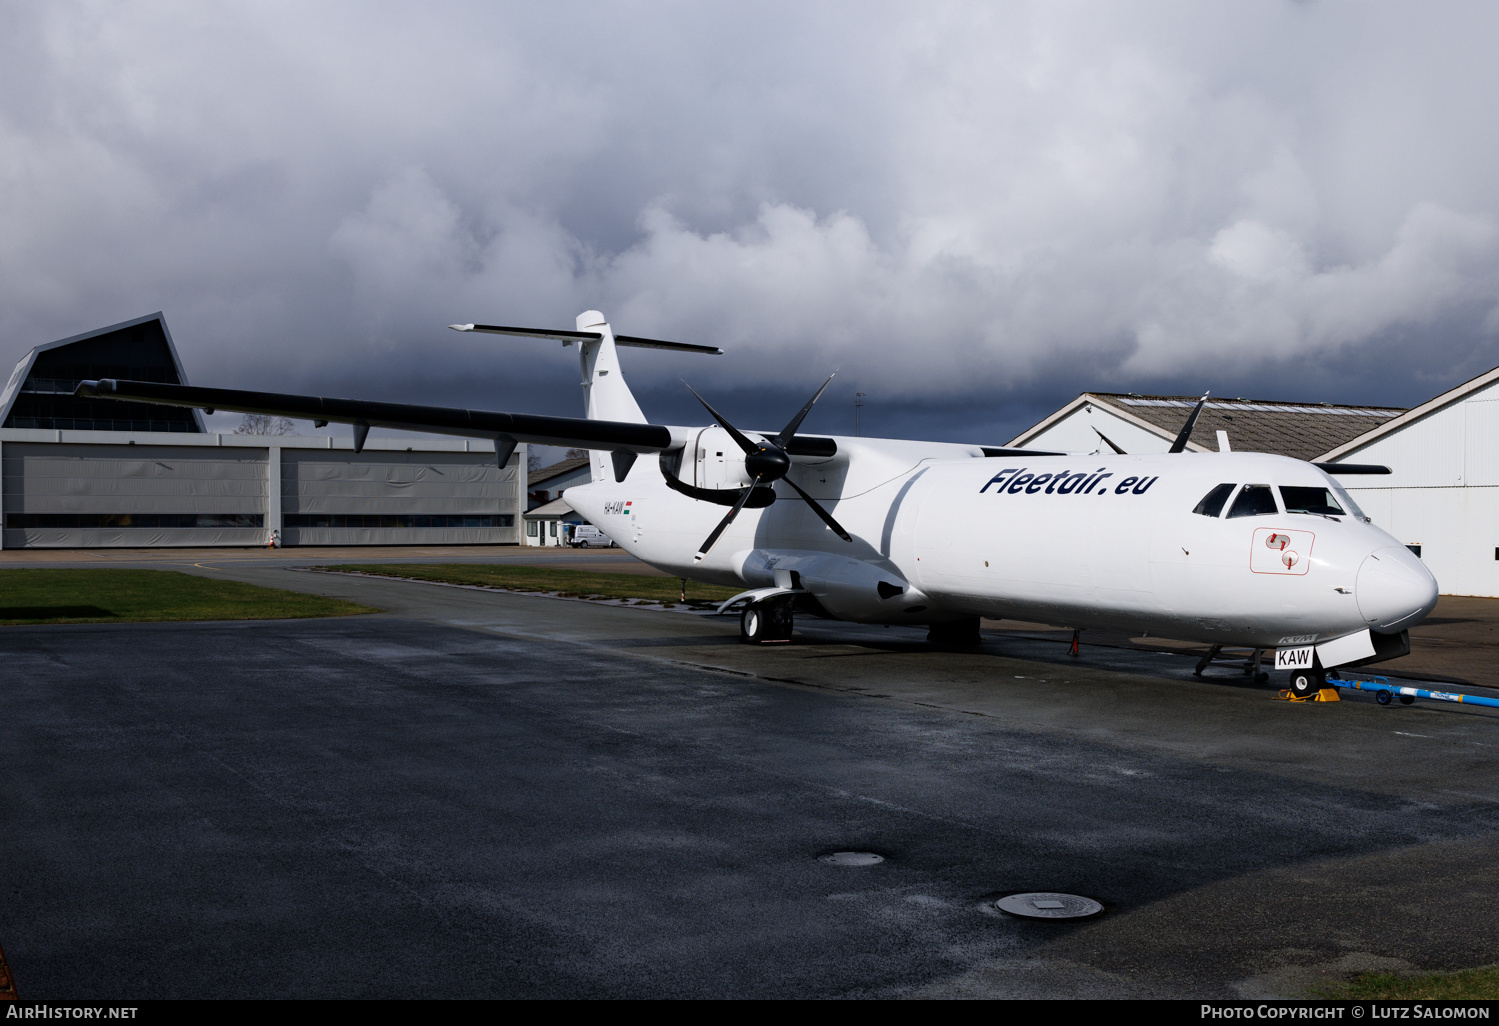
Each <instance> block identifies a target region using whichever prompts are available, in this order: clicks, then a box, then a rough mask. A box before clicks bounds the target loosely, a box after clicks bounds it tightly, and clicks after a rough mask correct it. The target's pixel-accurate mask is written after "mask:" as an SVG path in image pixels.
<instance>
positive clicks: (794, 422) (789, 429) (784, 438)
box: [775, 371, 838, 449]
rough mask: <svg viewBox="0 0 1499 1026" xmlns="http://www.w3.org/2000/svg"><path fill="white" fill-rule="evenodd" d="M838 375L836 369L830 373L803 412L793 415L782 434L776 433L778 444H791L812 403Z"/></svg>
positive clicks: (783, 445) (783, 446)
mask: <svg viewBox="0 0 1499 1026" xmlns="http://www.w3.org/2000/svg"><path fill="white" fill-rule="evenodd" d="M837 376H838V372H837V371H834V372H833V373H831V374H829V375H828V380H826V381H824V382H823V383H822V387H821V388H819V389H818V390H817V394H816V395H814V396H813V397H812V398H811V399H809V400H808V401H807V405H806V406H803V407H802V412H800V413H798V414H797V415H796V416H795V417H792V418H791V422H790V423H789V424H787V425H786V426H785V427H783V428H782V429H781V433H780V434H778V435H776V437H775V443H776V445H779V446H780V447H781V448H783V449H784V448H786V446H787V445H790V444H791V439H793V438H795V437H796V429H797V428H799V427H801V426H802V421H803V420H805V419H806V418H807V414H809V413H811V412H812V404H813V403H815V402H817V400H819V399H821V398H822V393H824V392H826V391H827V390H828V386H829V385H831V384H832V383H833V379H834V378H836V377H837Z"/></svg>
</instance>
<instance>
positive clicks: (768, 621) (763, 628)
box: [739, 602, 791, 645]
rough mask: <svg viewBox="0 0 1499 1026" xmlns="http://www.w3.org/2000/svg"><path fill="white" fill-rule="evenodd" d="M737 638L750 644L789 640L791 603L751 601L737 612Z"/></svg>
mask: <svg viewBox="0 0 1499 1026" xmlns="http://www.w3.org/2000/svg"><path fill="white" fill-rule="evenodd" d="M739 638H740V640H741V641H743V642H745V643H746V644H750V645H764V644H766V643H768V642H773V641H790V640H791V603H789V602H751V603H750V604H749V605H747V606H745V607H744V612H742V613H740V614H739Z"/></svg>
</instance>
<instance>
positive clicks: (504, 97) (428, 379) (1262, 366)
mask: <svg viewBox="0 0 1499 1026" xmlns="http://www.w3.org/2000/svg"><path fill="white" fill-rule="evenodd" d="M1496 30H1499V8H1495V7H1494V6H1493V5H1491V4H1471V5H1464V4H1423V5H1411V4H1403V5H1402V4H1388V5H1382V4H1362V3H1361V4H1353V3H1345V4H1332V3H1304V4H1292V3H1286V4H1271V3H1266V4H1250V3H1243V4H1229V3H1214V4H1204V3H1181V4H1172V3H1163V2H1159V0H1157V2H1150V3H1143V4H1129V3H1121V2H1107V3H1097V4H1068V3H1058V2H1046V3H1035V4H1008V5H994V4H973V5H966V4H954V5H940V4H920V5H917V4H906V5H877V4H869V3H857V4H831V3H829V4H815V5H809V4H785V5H776V4H756V5H746V4H734V5H730V4H722V5H715V4H707V3H657V4H634V3H630V4H625V3H619V4H607V5H605V4H566V5H564V4H548V5H537V4H496V3H482V4H471V5H469V4H423V5H377V4H369V3H360V4H348V5H337V4H317V5H307V4H281V5H278V4H270V3H263V4H254V5H224V6H211V5H207V4H181V5H178V4H152V3H136V4H131V5H113V4H93V3H62V2H50V3H46V4H24V3H22V4H8V5H6V6H5V7H3V8H0V339H3V342H4V346H5V352H4V353H0V357H9V358H10V359H14V358H18V357H19V356H20V355H21V353H22V352H24V350H25V349H27V348H29V347H30V346H32V345H34V344H36V343H38V342H42V341H48V340H50V339H53V338H57V337H61V336H65V335H68V334H73V333H76V332H79V331H84V330H88V329H90V328H93V327H97V326H100V325H103V324H106V323H110V322H112V321H116V320H121V319H124V318H127V317H131V316H136V315H139V314H141V313H145V312H149V311H151V310H156V309H162V310H164V311H165V312H166V315H167V320H168V323H169V325H170V326H171V328H172V331H173V334H174V336H175V337H176V339H177V342H178V346H179V349H180V350H181V351H182V355H183V358H184V360H185V362H186V363H187V365H188V369H189V372H190V374H191V376H192V378H193V380H194V381H196V382H199V383H203V384H216V385H226V386H242V387H257V388H276V389H286V390H316V391H319V392H323V393H325V394H329V393H332V394H345V395H362V396H368V397H371V398H385V399H407V400H411V401H424V402H439V403H450V404H463V405H480V406H487V407H489V408H497V409H516V410H530V411H534V412H554V413H571V412H573V411H575V410H576V409H577V408H578V404H579V398H578V396H577V393H576V378H575V376H574V374H575V372H574V370H573V366H574V365H573V364H572V363H571V361H570V359H569V357H568V355H567V354H566V353H564V352H562V351H560V350H558V349H557V348H556V346H555V344H552V343H542V342H535V343H530V342H525V341H520V340H498V341H497V340H495V339H492V338H489V339H474V338H473V337H465V336H459V335H457V334H456V333H453V332H449V331H447V330H446V328H445V326H446V325H447V324H449V323H453V322H459V321H481V322H491V323H507V324H530V325H535V326H553V327H570V326H571V325H572V321H573V317H574V315H576V314H577V313H578V312H579V311H581V310H583V309H586V308H597V309H600V310H603V311H604V312H605V313H606V314H607V315H608V316H609V318H610V320H611V321H612V322H613V323H614V324H615V326H616V329H617V330H619V331H622V332H626V333H630V334H639V335H647V336H656V337H662V338H671V339H678V340H681V341H688V342H706V343H712V344H716V345H720V346H722V347H723V348H724V349H725V350H727V351H728V355H726V356H724V357H721V358H716V359H697V358H692V357H678V356H667V355H663V354H656V353H639V352H632V353H630V354H629V357H628V363H627V366H626V371H627V373H628V374H629V375H630V378H631V381H632V384H634V385H635V386H636V388H637V391H639V392H640V393H641V397H642V402H643V405H645V406H646V409H647V411H648V412H649V413H651V414H653V415H655V416H657V417H659V418H662V419H671V418H672V417H673V416H676V417H678V418H690V419H692V420H694V421H696V420H698V419H700V417H699V416H697V415H694V414H693V413H692V411H691V409H690V408H689V405H688V404H689V403H690V401H691V400H690V396H686V393H685V390H683V389H682V388H681V385H680V383H678V381H677V378H678V377H679V376H684V375H685V376H688V377H690V378H691V380H692V381H693V383H694V385H695V386H699V387H701V388H707V389H711V390H713V391H714V392H715V394H718V395H720V396H725V397H726V398H725V405H726V406H727V407H728V408H729V410H730V412H731V415H733V414H734V412H736V411H744V415H745V416H746V417H747V418H749V419H754V418H762V419H765V420H766V422H767V423H769V422H771V421H777V422H778V420H779V419H783V418H782V417H781V413H782V408H783V407H786V410H785V412H786V413H787V414H789V412H790V411H791V410H794V409H795V407H796V406H798V405H800V402H801V401H802V400H803V398H804V396H805V395H806V394H810V392H811V391H812V390H813V389H814V388H815V387H816V385H817V383H818V382H819V381H820V380H821V378H822V377H823V376H825V375H826V373H827V372H828V371H830V370H831V369H832V368H833V367H841V369H842V370H841V375H840V383H839V385H838V386H837V388H836V389H835V390H834V391H833V392H830V393H829V398H828V400H826V402H828V403H830V404H832V408H830V410H829V411H826V412H824V411H819V417H820V418H821V420H822V422H823V427H822V429H824V430H839V429H842V430H847V429H848V427H849V425H848V424H847V423H844V422H843V420H840V419H838V418H844V419H847V408H848V400H849V399H851V394H852V391H853V389H855V388H858V389H860V390H862V391H865V392H867V393H869V403H870V405H869V406H867V407H866V410H867V411H869V412H868V414H867V416H868V417H869V423H870V426H871V427H873V428H874V429H875V430H876V431H877V432H878V433H902V432H903V431H909V432H911V433H925V434H926V435H927V436H929V437H969V436H973V435H975V433H980V434H982V435H984V438H983V440H985V441H989V440H995V439H996V438H997V437H998V435H999V434H1001V433H1004V432H1007V431H1009V430H1011V429H1012V428H1018V427H1020V426H1023V424H1024V423H1027V422H1029V420H1031V419H1034V417H1035V416H1039V415H1041V414H1042V413H1044V412H1046V411H1047V410H1048V409H1050V408H1052V407H1054V406H1055V405H1056V404H1057V403H1059V402H1060V401H1062V400H1064V399H1066V398H1067V397H1070V396H1071V395H1074V394H1076V393H1077V392H1079V391H1081V390H1083V389H1110V390H1123V391H1157V390H1169V391H1177V390H1189V391H1200V390H1201V389H1202V388H1206V387H1212V388H1213V389H1214V390H1215V391H1216V392H1218V393H1220V394H1230V395H1254V396H1257V397H1264V398H1286V399H1303V400H1319V401H1320V400H1329V401H1353V402H1362V401H1370V402H1388V403H1400V404H1407V403H1414V402H1418V401H1420V400H1422V399H1425V398H1427V397H1429V396H1430V395H1431V394H1434V393H1435V392H1436V391H1439V390H1440V389H1442V388H1445V387H1448V386H1450V385H1451V384H1454V383H1456V382H1457V381H1460V380H1462V379H1463V378H1465V377H1467V376H1470V375H1471V374H1473V373H1476V372H1478V371H1480V370H1483V369H1486V368H1487V367H1489V366H1491V365H1493V364H1495V363H1499V288H1496V286H1499V128H1496V127H1495V122H1494V117H1493V110H1494V108H1495V101H1496V99H1499V62H1495V61H1494V60H1493V59H1492V56H1491V53H1490V52H1489V51H1490V49H1491V42H1492V40H1493V39H1494V38H1496V36H1499V32H1496ZM839 389H841V390H842V391H841V392H839V391H838V390H839ZM684 397H685V399H684ZM762 411H763V412H762ZM809 424H810V422H809ZM772 426H774V425H772Z"/></svg>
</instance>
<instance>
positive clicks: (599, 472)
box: [578, 310, 646, 481]
mask: <svg viewBox="0 0 1499 1026" xmlns="http://www.w3.org/2000/svg"><path fill="white" fill-rule="evenodd" d="M578 330H579V331H596V332H598V333H599V334H601V335H603V336H604V337H603V338H601V339H598V340H597V341H595V340H593V339H585V340H583V341H582V342H580V343H579V344H580V346H581V347H582V352H581V353H579V354H578V362H579V364H580V366H581V369H582V375H583V381H582V384H583V409H584V413H585V415H586V416H587V417H588V419H589V420H618V421H623V422H625V423H628V424H644V423H646V419H645V414H644V413H642V412H641V411H640V404H639V403H637V402H636V401H635V396H634V395H633V394H632V393H631V392H630V386H629V385H627V384H625V378H624V375H623V374H621V373H620V370H619V352H618V350H617V349H615V347H614V331H613V329H611V328H610V327H609V323H608V322H607V321H605V320H604V315H603V314H601V313H599V312H598V311H597V310H585V311H584V312H583V313H580V314H579V315H578ZM589 457H590V463H591V466H592V470H593V479H594V480H595V481H606V480H612V479H613V477H614V466H613V464H612V463H611V462H610V458H609V453H608V452H606V451H604V450H602V449H594V450H591V451H590V452H589Z"/></svg>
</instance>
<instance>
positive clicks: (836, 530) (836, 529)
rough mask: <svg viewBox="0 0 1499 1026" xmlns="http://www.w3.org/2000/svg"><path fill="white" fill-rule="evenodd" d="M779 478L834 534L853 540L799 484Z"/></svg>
mask: <svg viewBox="0 0 1499 1026" xmlns="http://www.w3.org/2000/svg"><path fill="white" fill-rule="evenodd" d="M824 387H826V386H824ZM781 480H782V481H785V482H786V483H787V484H789V485H790V486H791V487H792V488H795V489H796V494H797V495H800V496H801V497H802V498H803V499H805V500H806V502H807V505H808V506H811V507H812V512H813V513H816V514H817V515H818V516H819V517H821V518H822V522H823V523H824V524H827V525H828V526H829V527H831V528H832V529H833V533H835V534H836V535H838V537H840V538H842V539H843V540H844V541H846V542H851V541H853V539H852V538H850V537H849V536H848V532H847V531H845V530H844V529H843V525H842V524H840V523H838V521H836V520H834V519H833V514H831V513H829V512H828V511H827V510H825V509H823V508H822V504H821V503H819V502H818V501H817V500H816V499H814V498H812V496H810V495H808V494H807V493H806V492H804V491H802V488H801V485H799V484H797V483H796V482H795V481H793V480H791V478H789V477H783V478H781Z"/></svg>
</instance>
